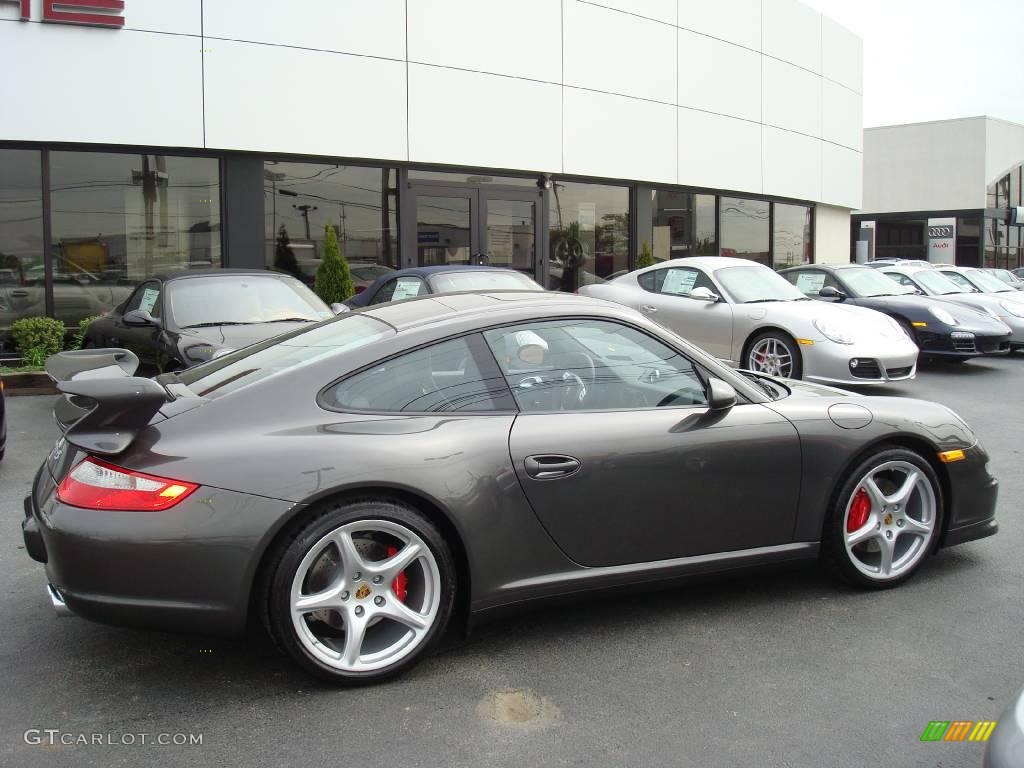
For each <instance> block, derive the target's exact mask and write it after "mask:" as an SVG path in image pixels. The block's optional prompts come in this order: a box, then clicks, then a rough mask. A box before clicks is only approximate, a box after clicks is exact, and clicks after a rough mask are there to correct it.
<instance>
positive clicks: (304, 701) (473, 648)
mask: <svg viewBox="0 0 1024 768" xmlns="http://www.w3.org/2000/svg"><path fill="white" fill-rule="evenodd" d="M1022 383H1024V356H1016V357H1013V358H1004V359H996V360H986V361H972V362H969V363H967V364H966V365H961V366H945V365H943V366H928V367H923V368H922V370H921V371H920V373H919V375H918V378H917V379H916V380H915V381H912V382H907V383H905V384H902V385H900V386H899V387H895V388H892V389H890V390H887V391H888V392H890V393H892V394H897V395H900V396H907V397H921V398H926V399H932V400H937V401H939V402H941V403H944V404H946V405H949V406H950V407H952V408H953V409H954V410H956V411H957V412H958V413H960V414H961V415H962V416H963V417H964V418H965V419H966V420H967V421H968V422H969V423H970V424H971V425H972V427H974V429H975V430H976V432H977V433H978V435H979V437H980V438H981V440H982V442H983V443H984V444H985V446H986V447H987V449H988V450H989V452H990V454H991V456H992V464H993V467H994V471H995V473H996V474H997V475H998V476H999V478H1000V480H1001V482H1002V485H1001V491H1000V500H999V520H1000V527H1001V530H1000V533H999V535H998V536H995V537H993V538H989V539H985V540H982V541H978V542H973V543H970V544H967V545H964V546H961V547H956V548H953V549H950V550H946V551H943V552H941V553H940V554H939V555H938V556H937V557H935V558H933V560H932V561H931V562H929V563H928V564H926V566H925V567H924V569H923V571H922V572H920V573H919V574H918V575H917V576H916V577H915V578H914V579H913V580H912V581H911V582H909V583H908V584H906V585H904V586H902V587H900V588H898V589H893V590H888V591H884V592H877V593H866V592H859V591H855V590H852V589H848V588H846V587H843V586H840V585H838V584H836V583H834V582H833V581H831V580H829V579H828V578H827V577H825V576H824V575H822V574H821V573H819V572H818V571H817V570H815V569H806V570H801V571H796V572H787V573H778V574H771V575H763V574H762V575H756V576H747V577H742V578H737V579H733V580H730V581H726V582H719V583H712V584H701V585H695V586H687V587H683V588H678V589H674V590H669V591H661V592H658V593H654V594H646V595H640V596H625V597H616V598H614V599H603V600H600V601H597V602H591V603H585V604H578V605H572V606H569V607H559V608H551V609H548V610H545V611H543V612H539V613H532V614H526V615H520V616H516V617H513V618H508V619H504V620H502V621H499V622H496V623H493V624H490V625H487V626H485V627H482V628H481V629H479V630H478V631H477V632H475V633H474V634H473V635H472V636H470V637H469V638H468V639H465V640H463V639H461V638H457V637H454V638H449V639H448V640H447V641H446V643H445V647H444V649H443V650H442V652H441V653H439V654H437V655H435V656H434V657H432V658H430V659H427V660H425V661H424V663H422V664H420V665H419V666H418V667H417V668H416V669H415V670H413V672H412V673H411V674H409V675H407V676H405V677H402V678H400V679H398V680H396V681H393V682H391V683H388V684H385V685H380V686H376V687H370V688H361V689H350V690H339V689H334V688H330V687H327V686H325V685H322V684H319V683H316V682H313V681H311V680H310V679H308V678H306V677H305V676H304V675H302V674H301V673H299V672H298V671H296V670H295V669H294V668H293V667H292V666H291V665H290V664H289V663H288V662H287V661H286V660H285V659H284V658H282V657H280V656H278V655H277V654H276V652H275V651H274V650H273V649H272V648H271V647H270V646H269V643H268V642H267V641H265V640H263V639H262V638H260V637H252V638H246V639H232V640H225V639H216V638H214V639H211V638H205V637H195V636H174V635H167V634H156V633H149V632H142V631H134V630H126V629H118V628H113V627H106V626H101V625H98V624H93V623H90V622H87V621H84V620H81V619H77V618H64V619H59V618H57V617H55V616H54V615H53V611H52V609H51V607H50V605H49V601H48V599H47V598H46V595H45V593H44V585H45V578H44V573H43V567H42V566H41V565H39V564H37V563H34V562H33V561H31V560H30V559H29V558H28V556H27V555H26V554H25V552H24V549H23V548H22V542H21V532H20V521H21V518H22V514H23V513H22V498H23V497H24V496H25V494H26V493H27V492H28V489H29V486H30V483H31V481H32V476H33V473H34V472H35V470H36V468H37V466H38V465H39V463H40V461H41V460H42V458H43V457H44V456H45V454H46V451H47V450H48V448H49V446H50V444H51V443H52V441H53V439H54V437H55V435H56V429H55V427H54V426H53V424H52V421H51V419H50V414H49V410H50V408H51V406H52V400H53V399H52V398H49V397H23V398H10V399H8V403H7V405H8V419H9V431H10V437H9V441H8V451H7V458H6V460H5V461H4V462H3V463H2V464H0V521H2V524H0V583H2V584H3V589H2V593H3V597H2V600H0V658H2V660H3V661H2V666H0V686H2V688H0V691H2V693H0V765H4V766H7V765H9V766H26V767H29V766H86V765H97V766H136V765H161V766H211V765H223V766H228V765H245V766H253V767H256V766H288V767H289V768H292V767H294V766H328V765H332V766H334V765H348V766H376V765H390V766H408V767H411V766H429V767H430V768H442V767H443V768H454V767H455V766H541V765H544V766H548V765H569V766H573V765H579V766H587V768H597V767H598V766H614V767H615V768H623V767H625V766H701V767H702V768H704V767H707V766H815V767H816V768H827V767H829V766H867V765H882V766H897V765H898V766H943V767H944V768H953V767H954V766H977V765H979V764H980V761H981V754H982V746H981V745H979V744H974V743H943V742H940V743H921V742H920V741H919V739H920V736H921V734H922V732H923V731H924V729H925V727H926V726H927V725H928V722H929V721H931V720H991V719H995V718H996V717H998V714H999V712H1000V711H1001V710H1002V708H1003V706H1004V705H1005V703H1006V702H1007V701H1008V700H1009V698H1010V697H1011V695H1012V694H1013V693H1014V692H1015V691H1016V690H1017V689H1018V688H1019V687H1020V686H1021V685H1024V643H1021V639H1020V638H1021V628H1022V627H1024V590H1022V585H1024V557H1022V556H1021V552H1022V551H1024V526H1022V523H1021V508H1020V499H1021V498H1022V494H1024V476H1022V472H1021V469H1020V466H1021V464H1020V462H1021V451H1022V441H1021V435H1022V434H1024V407H1022V406H1021V396H1020V392H1021V386H1022ZM713 513H714V511H713V510H710V511H709V514H713ZM657 535H658V532H657V531H652V532H651V536H652V537H654V536H657ZM29 729H39V730H42V729H58V730H59V731H60V732H62V733H66V734H71V735H72V736H74V737H77V735H78V734H80V733H85V734H103V739H104V740H111V741H114V742H120V741H124V740H126V739H127V736H128V735H135V736H133V737H132V738H133V740H134V741H135V744H133V745H122V744H119V743H115V745H102V746H101V745H62V744H60V743H59V737H58V738H57V743H55V744H50V743H49V742H48V740H47V736H46V734H41V737H40V738H39V739H38V740H39V741H40V742H41V743H26V739H25V732H26V731H28V730H29ZM143 733H145V734H148V736H147V738H148V739H156V738H157V735H158V734H161V733H169V734H173V733H191V734H201V735H202V744H201V745H194V746H180V747H179V746H149V745H145V746H144V745H141V744H140V743H139V742H140V738H139V737H138V736H137V735H138V734H143ZM34 736H35V734H34V733H30V734H29V737H30V738H29V740H30V741H35V740H36V739H35V738H34ZM65 738H67V737H65Z"/></svg>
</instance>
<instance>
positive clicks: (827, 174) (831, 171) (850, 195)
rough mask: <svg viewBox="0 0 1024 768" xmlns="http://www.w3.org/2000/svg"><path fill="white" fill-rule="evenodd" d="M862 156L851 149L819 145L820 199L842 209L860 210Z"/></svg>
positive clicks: (824, 143)
mask: <svg viewBox="0 0 1024 768" xmlns="http://www.w3.org/2000/svg"><path fill="white" fill-rule="evenodd" d="M863 162H864V161H863V155H861V153H860V152H857V151H856V150H853V149H847V148H846V147H840V146H837V145H836V144H829V143H828V142H827V141H826V142H823V143H822V145H821V197H820V198H819V200H821V201H822V202H828V203H831V204H833V205H838V206H842V207H843V208H860V205H861V203H860V201H861V180H862V178H863Z"/></svg>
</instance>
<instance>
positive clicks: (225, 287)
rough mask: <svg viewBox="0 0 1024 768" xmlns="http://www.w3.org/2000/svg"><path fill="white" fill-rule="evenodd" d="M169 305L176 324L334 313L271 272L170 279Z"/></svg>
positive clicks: (296, 283) (299, 286)
mask: <svg viewBox="0 0 1024 768" xmlns="http://www.w3.org/2000/svg"><path fill="white" fill-rule="evenodd" d="M167 308H168V310H169V312H170V315H171V317H172V318H173V319H174V323H175V324H176V325H177V326H178V327H179V328H188V327H190V326H200V325H222V324H224V325H226V324H233V325H238V324H243V325H249V324H253V323H273V322H280V321H282V320H307V321H317V320H324V319H326V318H329V317H331V316H332V314H333V313H332V312H331V310H330V308H329V307H328V306H327V305H326V304H324V303H323V302H322V301H321V300H320V299H319V298H317V295H316V294H315V293H313V292H312V291H311V290H309V288H307V287H306V286H304V285H303V284H302V283H300V282H299V281H298V280H296V279H294V278H291V277H279V276H277V275H272V274H268V275H266V276H263V275H230V274H229V275H223V276H220V275H218V276H215V277H195V278H192V277H190V278H185V279H182V280H172V281H171V282H169V283H168V284H167Z"/></svg>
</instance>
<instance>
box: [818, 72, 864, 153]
mask: <svg viewBox="0 0 1024 768" xmlns="http://www.w3.org/2000/svg"><path fill="white" fill-rule="evenodd" d="M863 123H864V107H863V99H862V97H861V95H860V94H859V93H856V92H855V91H851V90H850V89H849V88H846V87H844V86H842V85H839V84H837V83H834V82H832V81H831V80H822V81H821V138H823V139H824V140H825V141H831V142H833V143H835V144H842V145H843V146H844V147H849V148H850V149H856V150H857V151H858V152H860V151H861V149H862V148H863V145H864V129H863V128H862V127H861V126H862V125H863Z"/></svg>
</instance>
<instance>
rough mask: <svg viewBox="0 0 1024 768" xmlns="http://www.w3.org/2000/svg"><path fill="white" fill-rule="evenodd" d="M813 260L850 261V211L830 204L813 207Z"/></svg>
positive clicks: (842, 262) (819, 262)
mask: <svg viewBox="0 0 1024 768" xmlns="http://www.w3.org/2000/svg"><path fill="white" fill-rule="evenodd" d="M814 260H815V261H816V262H817V263H818V264H848V263H849V262H850V211H849V210H848V209H846V208H841V207H836V206H832V205H819V206H818V207H817V208H815V209H814Z"/></svg>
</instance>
